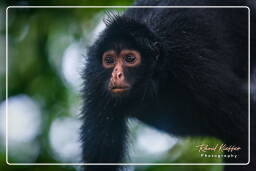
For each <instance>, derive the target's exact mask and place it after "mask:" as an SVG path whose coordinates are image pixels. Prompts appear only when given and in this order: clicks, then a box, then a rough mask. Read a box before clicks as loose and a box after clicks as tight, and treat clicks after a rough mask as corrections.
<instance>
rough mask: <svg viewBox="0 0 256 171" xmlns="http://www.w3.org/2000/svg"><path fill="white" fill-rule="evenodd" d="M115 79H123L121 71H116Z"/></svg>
mask: <svg viewBox="0 0 256 171" xmlns="http://www.w3.org/2000/svg"><path fill="white" fill-rule="evenodd" d="M117 79H119V80H123V79H124V74H123V73H122V72H119V73H117Z"/></svg>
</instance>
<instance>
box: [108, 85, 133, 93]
mask: <svg viewBox="0 0 256 171" xmlns="http://www.w3.org/2000/svg"><path fill="white" fill-rule="evenodd" d="M129 88H130V87H128V86H113V87H111V92H112V93H123V92H126V91H128V90H129Z"/></svg>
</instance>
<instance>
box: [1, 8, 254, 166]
mask: <svg viewBox="0 0 256 171" xmlns="http://www.w3.org/2000/svg"><path fill="white" fill-rule="evenodd" d="M11 8H14V9H15V8H218V9H219V8H247V9H248V162H247V163H9V161H8V10H9V9H11ZM250 15H251V13H250V8H249V7H248V6H8V7H7V8H6V111H5V112H6V130H5V131H6V137H5V138H6V145H5V147H6V164H8V165H127V166H128V165H190V166H192V165H248V164H249V163H250V115H251V111H250V98H251V96H250V92H251V91H250V83H251V80H250V60H251V58H250V37H251V36H250Z"/></svg>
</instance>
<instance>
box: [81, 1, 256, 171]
mask: <svg viewBox="0 0 256 171" xmlns="http://www.w3.org/2000/svg"><path fill="white" fill-rule="evenodd" d="M250 3H251V4H248V3H246V1H242V0H241V1H239V0H233V1H231V0H226V1H223V0H212V1H210V0H189V1H188V0H187V1H183V0H169V1H146V0H141V1H138V2H137V3H136V4H135V5H138V6H139V5H145V6H147V5H156V6H157V5H164V6H173V5H194V6H196V5H208V6H209V5H216V6H217V5H228V6H237V5H242V6H245V5H249V6H250V7H251V9H250V10H251V14H252V15H251V71H253V70H254V68H255V57H256V51H255V46H256V37H255V30H254V29H255V24H256V22H255V2H251V1H250ZM247 17H248V9H247V8H239V9H238V8H214V9H213V8H211V9H209V8H207V9H206V8H197V9H191V8H179V9H178V8H171V9H168V8H145V9H128V10H127V11H126V12H125V13H124V14H123V15H121V16H114V17H112V18H110V19H108V20H106V23H107V28H106V30H105V31H104V32H103V33H102V34H101V35H100V37H99V39H98V40H97V41H96V42H95V43H94V45H93V46H92V47H91V48H90V49H89V53H88V60H87V63H86V67H85V71H84V74H83V77H84V89H83V97H84V107H83V111H82V113H83V116H84V118H83V119H84V124H83V126H82V128H81V129H82V132H81V137H82V143H83V144H82V145H83V161H84V162H86V163H119V162H124V161H123V160H122V159H123V156H124V154H125V150H126V144H125V142H126V136H127V127H126V120H127V118H128V117H136V118H138V119H140V120H142V121H143V122H145V123H148V124H150V125H153V126H155V127H156V128H158V129H160V130H163V131H166V132H168V133H170V134H173V135H178V136H214V137H217V138H219V139H221V140H222V141H224V142H225V143H226V144H230V145H237V146H240V147H241V148H242V150H241V152H240V153H239V158H238V159H236V160H227V161H225V162H231V163H233V162H234V163H235V162H236V163H247V162H248V90H247V85H248V18H247ZM123 48H129V49H135V50H137V51H139V52H140V53H141V55H142V64H141V65H140V66H139V67H136V68H135V69H134V68H133V69H126V70H125V74H126V76H127V79H128V81H129V82H131V83H132V85H133V88H132V89H131V90H130V91H129V92H128V93H127V94H125V95H124V96H122V97H120V96H113V95H112V94H111V93H109V91H107V85H108V84H107V83H108V80H109V79H110V76H111V72H112V69H103V67H102V64H101V56H102V54H103V52H104V51H106V50H109V49H115V50H116V51H120V50H121V49H123ZM251 74H252V72H251ZM254 105H255V102H254V101H251V119H252V120H251V134H254V133H255V132H254V122H253V121H255V116H254V115H255V113H254V112H255V107H254ZM251 139H253V138H251ZM254 145H255V144H254V143H252V146H251V150H254ZM253 153H254V155H252V156H251V160H254V159H255V151H251V154H253ZM86 169H88V170H117V169H118V166H114V165H113V166H88V167H86ZM243 169H244V170H250V169H252V167H248V166H244V167H236V166H227V167H225V170H232V171H234V170H237V171H238V170H239V171H242V170H243Z"/></svg>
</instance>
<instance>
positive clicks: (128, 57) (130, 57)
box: [124, 55, 136, 63]
mask: <svg viewBox="0 0 256 171" xmlns="http://www.w3.org/2000/svg"><path fill="white" fill-rule="evenodd" d="M135 59H136V57H135V56H133V55H126V56H125V57H124V60H125V62H127V63H134V62H135Z"/></svg>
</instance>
